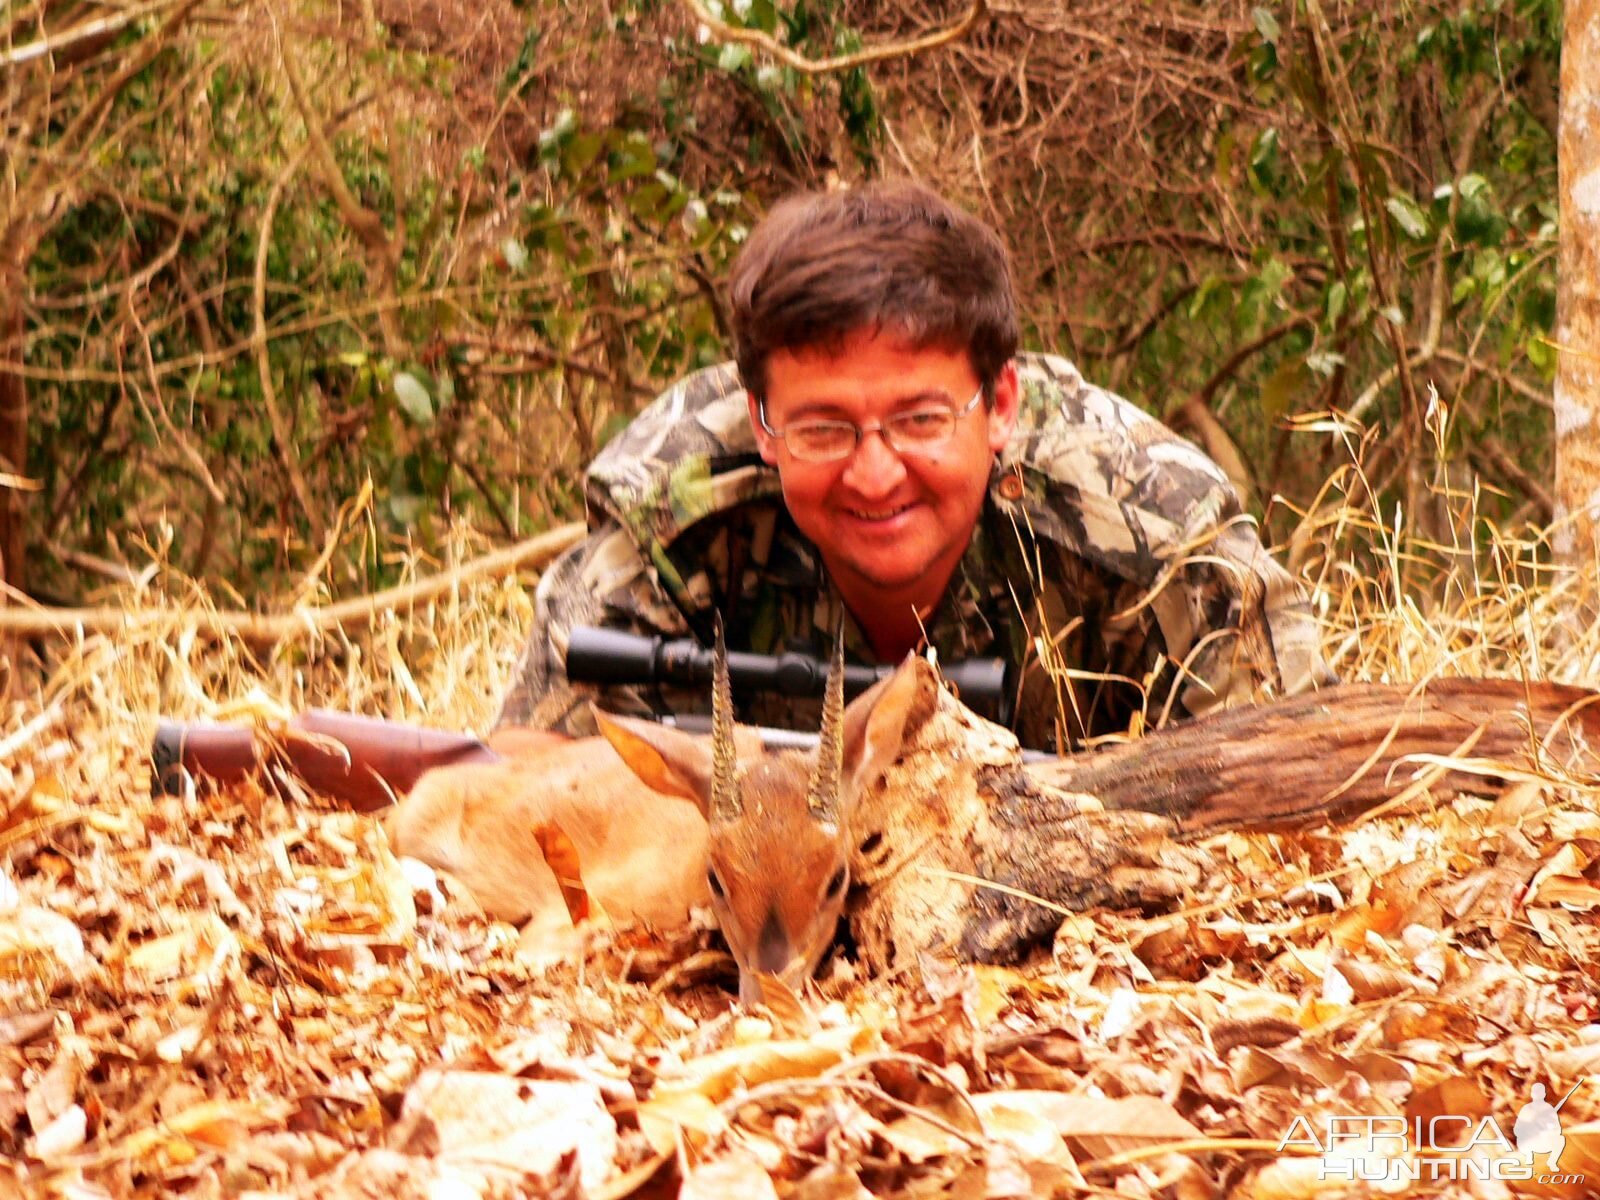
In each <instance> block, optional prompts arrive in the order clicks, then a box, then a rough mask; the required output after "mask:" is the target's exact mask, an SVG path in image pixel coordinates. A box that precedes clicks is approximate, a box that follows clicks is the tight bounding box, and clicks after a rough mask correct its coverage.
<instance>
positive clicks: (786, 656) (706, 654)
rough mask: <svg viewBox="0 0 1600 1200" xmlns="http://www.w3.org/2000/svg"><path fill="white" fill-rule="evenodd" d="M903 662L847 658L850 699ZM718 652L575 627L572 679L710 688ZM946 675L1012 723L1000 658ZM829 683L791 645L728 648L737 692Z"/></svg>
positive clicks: (807, 689)
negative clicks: (778, 650) (778, 649)
mask: <svg viewBox="0 0 1600 1200" xmlns="http://www.w3.org/2000/svg"><path fill="white" fill-rule="evenodd" d="M899 665H900V664H899V663H890V664H885V665H878V666H861V665H858V664H856V663H846V664H845V668H844V694H845V699H846V700H850V699H854V698H855V697H856V696H858V695H860V694H861V693H862V692H864V691H866V690H867V689H868V688H869V687H871V686H872V685H873V684H875V683H877V682H878V681H879V680H882V679H887V678H889V676H891V675H893V674H894V672H895V668H896V667H898V666H899ZM711 672H712V662H711V650H710V649H709V648H708V647H705V646H702V645H701V644H700V643H699V642H697V641H695V640H694V639H693V638H666V637H649V636H644V635H641V634H634V633H624V632H622V631H621V630H618V629H597V628H594V627H592V626H587V625H579V626H575V627H574V628H573V630H572V631H571V633H570V634H569V635H568V638H567V678H568V679H573V680H581V681H583V682H585V683H598V684H641V683H642V684H667V685H669V686H673V687H683V688H700V689H704V690H706V691H707V693H708V694H709V690H710V687H711ZM939 673H940V675H942V676H943V677H944V681H945V682H946V683H948V684H951V685H952V686H953V687H954V688H955V691H956V695H958V696H960V697H961V702H962V703H963V704H965V705H966V706H967V707H968V708H970V709H971V710H972V711H973V712H975V713H977V714H978V715H979V716H980V717H987V718H988V719H989V720H991V721H993V722H995V723H996V724H998V725H1009V724H1010V723H1011V688H1010V687H1009V686H1008V685H1009V680H1008V679H1007V671H1006V663H1005V660H1004V659H1001V658H968V659H962V660H961V661H959V662H950V663H941V664H940V666H939ZM827 681H828V664H827V662H826V660H824V659H821V658H817V657H816V656H814V655H810V654H801V653H798V652H796V651H793V650H786V651H784V652H783V653H782V654H750V653H746V652H741V651H738V650H730V651H728V682H729V683H730V684H731V685H732V687H733V691H734V693H735V694H736V695H737V694H738V693H740V692H745V693H750V692H766V693H770V694H775V695H779V696H820V695H822V691H823V688H824V687H825V686H826V684H827Z"/></svg>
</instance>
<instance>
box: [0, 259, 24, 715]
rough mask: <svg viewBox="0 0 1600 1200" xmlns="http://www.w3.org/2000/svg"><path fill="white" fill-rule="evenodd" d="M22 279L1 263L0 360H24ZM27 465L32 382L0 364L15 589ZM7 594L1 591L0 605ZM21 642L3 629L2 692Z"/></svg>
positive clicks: (7, 551) (4, 560) (4, 496)
mask: <svg viewBox="0 0 1600 1200" xmlns="http://www.w3.org/2000/svg"><path fill="white" fill-rule="evenodd" d="M22 295H23V293H22V279H21V275H20V273H16V274H14V273H12V272H10V271H6V270H4V269H3V268H0V359H14V360H20V359H21V358H22V351H23V331H24V323H23V312H22ZM27 470H28V383H27V380H26V379H24V378H23V377H22V375H21V374H20V373H18V372H16V371H8V370H6V369H5V368H4V367H0V474H8V475H12V476H16V477H17V478H14V479H7V480H0V584H5V585H8V586H9V587H12V588H15V589H16V590H17V591H19V592H20V591H25V590H26V589H27V585H28V580H27V571H26V569H27V552H26V547H27V540H26V538H25V537H24V528H23V518H24V516H25V513H24V508H23V501H24V498H25V497H26V495H27V493H26V492H25V491H24V490H23V487H22V483H21V477H22V476H25V475H26V474H27ZM8 595H9V593H7V592H5V591H0V608H4V607H6V603H7V596H8ZM20 648H21V642H20V641H19V640H18V639H17V638H15V637H11V636H7V635H5V634H0V697H4V696H7V695H9V694H10V692H11V689H12V687H13V686H14V685H15V684H16V681H17V662H18V651H19V650H20Z"/></svg>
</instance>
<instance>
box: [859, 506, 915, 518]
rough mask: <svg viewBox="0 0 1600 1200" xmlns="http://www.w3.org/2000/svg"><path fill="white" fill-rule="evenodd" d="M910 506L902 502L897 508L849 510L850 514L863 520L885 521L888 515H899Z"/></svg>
mask: <svg viewBox="0 0 1600 1200" xmlns="http://www.w3.org/2000/svg"><path fill="white" fill-rule="evenodd" d="M910 507H911V505H909V504H902V505H901V506H900V507H899V508H877V509H866V508H854V509H851V510H850V512H851V515H852V516H856V517H860V518H861V519H862V520H863V521H887V520H888V519H889V518H890V517H897V516H899V515H900V514H901V513H903V512H905V511H906V509H908V508H910Z"/></svg>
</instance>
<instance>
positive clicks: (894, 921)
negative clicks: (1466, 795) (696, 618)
mask: <svg viewBox="0 0 1600 1200" xmlns="http://www.w3.org/2000/svg"><path fill="white" fill-rule="evenodd" d="M920 674H921V679H920V682H919V687H920V688H921V695H920V697H919V698H918V700H917V701H916V702H915V703H913V704H911V705H909V706H908V708H907V715H906V717H905V721H904V728H903V729H902V730H901V731H900V754H899V757H898V759H897V761H896V762H895V765H894V767H893V768H892V769H891V770H890V771H888V772H887V773H886V774H885V776H884V777H883V778H882V779H881V780H879V781H878V782H877V783H876V784H875V785H873V786H872V787H870V788H868V789H867V790H866V791H865V792H864V793H863V795H862V796H861V797H860V799H859V800H858V802H857V805H856V808H855V811H854V813H853V814H852V817H851V833H852V838H853V840H854V852H853V855H852V878H853V880H854V889H853V892H852V898H851V902H850V905H849V906H848V908H847V912H848V915H849V918H850V922H851V928H852V932H853V934H854V936H855V940H856V944H857V946H858V947H859V949H860V952H861V955H862V958H863V960H864V962H865V965H866V966H867V968H868V970H871V971H883V970H892V969H894V968H896V967H897V966H899V965H901V964H903V963H904V962H906V961H907V959H908V956H914V955H915V954H917V953H920V952H923V951H939V952H945V953H953V954H955V955H958V956H960V957H963V958H968V959H976V960H979V961H990V962H992V961H1014V960H1016V959H1018V958H1021V957H1023V956H1025V955H1026V954H1027V953H1029V952H1030V951H1031V950H1032V949H1033V948H1035V947H1036V946H1038V945H1039V944H1041V943H1043V942H1045V941H1047V940H1048V939H1049V938H1050V937H1051V936H1052V935H1053V934H1054V932H1055V930H1056V928H1057V927H1058V926H1059V924H1060V921H1061V914H1062V911H1063V910H1071V911H1081V910H1083V909H1087V908H1091V907H1098V906H1108V907H1120V908H1149V907H1152V906H1159V905H1161V904H1163V903H1168V902H1171V901H1173V900H1175V899H1178V898H1180V897H1182V896H1184V895H1187V894H1191V893H1192V890H1193V889H1194V888H1195V886H1196V885H1197V884H1198V882H1199V881H1200V879H1201V878H1202V875H1203V873H1204V872H1206V871H1207V870H1208V869H1210V867H1211V865H1212V864H1211V861H1210V859H1209V856H1208V855H1207V853H1206V851H1205V850H1204V848H1203V847H1201V846H1197V845H1194V844H1192V842H1193V839H1194V838H1195V837H1196V836H1197V835H1201V834H1204V833H1208V832H1214V831H1217V830H1222V829H1237V830H1269V829H1288V828H1303V827H1307V826H1310V825H1315V824H1319V823H1324V822H1328V821H1341V820H1348V819H1350V818H1352V817H1354V816H1357V815H1359V814H1362V813H1365V812H1369V811H1371V810H1373V809H1374V808H1376V807H1378V806H1380V805H1384V804H1386V803H1389V802H1392V801H1396V800H1405V799H1408V798H1409V797H1410V796H1411V795H1413V794H1421V793H1423V792H1424V791H1426V790H1428V789H1430V788H1432V789H1436V790H1437V791H1438V792H1439V793H1441V794H1448V793H1453V792H1455V791H1459V790H1463V789H1467V790H1479V791H1482V790H1486V789H1492V787H1493V786H1495V781H1496V778H1497V777H1499V778H1503V777H1505V776H1506V775H1510V774H1517V773H1528V772H1540V773H1545V774H1551V775H1555V774H1556V773H1558V772H1567V771H1579V772H1585V773H1587V772H1592V771H1593V770H1594V769H1595V767H1596V764H1597V762H1600V759H1597V758H1596V754H1595V749H1596V748H1597V747H1600V703H1597V702H1600V693H1596V692H1592V691H1589V690H1586V689H1583V688H1574V687H1567V686H1563V685H1558V684H1549V683H1523V682H1519V681H1516V680H1492V679H1448V680H1446V679H1440V680H1435V681H1433V682H1431V683H1429V684H1427V685H1426V686H1399V685H1396V686H1384V685H1377V684H1349V685H1344V686H1340V687H1335V688H1330V689H1326V690H1324V691H1320V692H1316V693H1313V694H1310V695H1306V696H1299V697H1294V698H1291V699H1288V700H1284V701H1280V702H1277V703H1274V704H1268V705H1261V706H1257V707H1253V708H1243V709H1234V710H1230V711H1227V712H1223V713H1218V714H1215V715H1212V716H1209V717H1205V718H1202V719H1199V720H1196V721H1192V722H1189V723H1186V724H1183V725H1180V726H1176V727H1173V728H1171V729H1166V730H1161V731H1158V732H1156V733H1152V734H1150V735H1149V736H1147V737H1145V738H1142V739H1140V740H1139V741H1137V742H1133V743H1129V744H1127V745H1124V746H1119V747H1115V748H1112V749H1109V750H1100V751H1097V752H1093V753H1088V754H1083V755H1077V756H1074V757H1071V758H1067V759H1061V760H1057V761H1055V762H1045V763H1032V764H1028V765H1026V766H1024V765H1023V764H1022V762H1021V759H1020V755H1019V753H1018V751H1017V748H1016V744H1015V741H1014V740H1013V739H1012V738H1011V737H1010V735H1009V734H1008V733H1006V732H1005V731H1003V730H1000V729H998V728H997V727H995V726H993V725H989V724H988V723H987V722H984V721H982V720H981V719H979V718H977V717H975V716H973V715H972V714H971V713H969V712H967V711H966V710H965V709H963V708H962V707H961V706H960V705H959V704H958V703H957V702H955V701H954V700H953V699H952V698H951V697H950V696H949V695H948V694H947V693H945V692H944V691H943V689H942V688H940V687H939V684H938V681H937V679H936V677H935V675H934V673H933V671H932V669H931V668H928V669H927V670H925V671H921V672H920Z"/></svg>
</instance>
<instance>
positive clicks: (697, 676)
mask: <svg viewBox="0 0 1600 1200" xmlns="http://www.w3.org/2000/svg"><path fill="white" fill-rule="evenodd" d="M711 669H712V668H711V651H710V650H708V649H706V648H704V647H702V646H700V645H699V644H698V643H697V642H695V641H693V640H692V639H689V638H664V637H646V636H640V635H637V634H631V633H623V632H620V631H618V630H614V629H595V628H590V627H586V626H578V627H576V628H574V629H573V630H572V631H571V634H570V635H569V639H568V643H567V678H569V679H571V680H573V681H574V682H582V683H597V684H602V685H605V684H667V685H669V686H678V687H687V688H704V689H706V690H707V691H708V692H709V689H710V686H711ZM893 671H894V668H893V667H890V666H884V667H874V666H855V665H849V666H846V667H845V680H844V684H845V693H846V695H855V694H858V693H860V692H863V691H865V690H866V689H867V688H869V687H871V686H872V685H873V684H874V683H876V682H877V681H878V680H879V679H882V678H885V677H886V676H888V675H889V674H892V673H893ZM827 672H828V665H827V663H826V662H824V661H821V660H819V659H817V658H815V657H813V656H811V655H807V654H799V653H795V652H793V651H790V652H786V653H783V654H777V655H768V654H750V653H740V652H730V653H729V655H728V675H729V679H730V682H731V683H732V686H733V690H734V691H735V692H736V693H737V692H740V691H744V692H747V693H748V692H751V691H766V692H775V693H777V694H779V695H783V696H820V695H822V692H823V687H824V685H825V683H826V681H827ZM943 674H944V677H945V678H946V679H947V680H949V681H951V682H953V683H954V684H955V685H956V687H957V689H958V692H959V694H960V696H961V699H962V700H963V702H965V703H966V704H967V706H968V707H970V708H972V709H973V710H974V711H976V712H978V713H980V714H982V715H985V716H991V719H994V717H993V715H994V714H1004V713H1007V712H1008V710H1009V707H1010V706H1009V699H1010V694H1009V689H1008V688H1007V686H1006V670H1005V664H1004V663H1003V662H1002V661H1001V660H999V659H968V660H966V661H964V662H956V663H950V664H947V665H946V666H945V667H944V668H943ZM661 720H662V722H663V723H664V724H669V725H676V726H678V727H679V728H682V729H686V730H691V731H695V732H701V731H704V730H705V729H706V728H708V727H709V726H708V725H707V721H708V718H703V717H699V716H696V715H693V714H687V715H681V716H674V715H669V716H665V717H662V718H661ZM759 732H760V734H761V739H762V741H763V743H765V744H766V745H767V746H768V747H769V748H770V749H775V750H776V749H785V748H797V749H808V748H811V747H814V746H815V745H816V744H817V735H816V734H815V733H799V732H796V731H793V730H788V729H767V728H762V729H760V730H759ZM502 733H503V735H504V736H502V734H496V735H495V736H494V738H493V739H492V740H494V741H496V742H502V743H505V744H509V743H511V742H525V741H526V740H527V739H528V738H532V737H541V736H542V737H549V738H557V737H559V736H560V735H559V734H543V735H540V734H534V733H532V732H529V733H527V734H526V736H524V733H523V731H520V730H518V731H502ZM504 757H506V755H505V754H503V753H501V752H500V751H499V750H497V749H496V748H495V747H493V746H491V745H490V744H489V743H487V742H484V741H483V740H482V739H480V738H476V737H473V736H472V735H471V734H466V733H451V732H449V731H446V730H442V729H429V728H426V727H424V726H420V725H411V724H407V723H406V722H403V721H387V720H383V719H382V718H379V717H363V716H358V715H356V714H354V713H341V712H331V711H329V710H327V709H318V708H314V709H310V710H308V711H307V712H305V713H302V714H300V715H298V716H296V717H294V718H293V719H292V720H290V721H289V723H288V725H287V726H286V727H285V728H284V729H283V730H281V731H280V733H279V735H278V736H277V737H276V738H273V737H260V736H258V734H257V731H256V730H254V729H252V728H251V727H250V726H248V725H225V724H216V723H187V724H186V723H183V722H178V721H161V722H160V723H159V724H158V725H157V727H156V735H155V740H154V744H153V745H152V747H151V760H152V772H151V781H150V790H151V793H152V794H153V795H174V794H177V793H178V792H179V791H181V789H182V787H183V780H184V777H185V775H186V774H187V775H188V776H190V777H193V778H196V779H207V780H211V781H215V782H217V783H226V782H231V781H234V780H238V779H243V778H244V777H245V776H247V775H249V774H251V773H253V772H255V771H257V770H259V769H260V768H261V767H262V766H263V765H267V764H276V765H278V766H279V767H282V768H287V769H288V770H289V771H290V772H291V773H292V774H294V775H296V776H298V777H299V778H300V779H301V780H303V781H304V782H305V783H306V784H307V785H309V786H310V787H311V788H312V789H313V790H315V791H319V792H323V793H325V794H327V795H330V796H333V797H335V798H337V799H339V800H342V801H344V802H345V803H346V804H348V805H350V806H351V807H353V808H356V809H358V810H360V811H362V812H371V811H373V810H374V809H379V808H384V807H386V806H387V805H389V804H391V803H392V802H393V800H394V798H395V797H396V796H397V795H401V794H403V793H405V792H407V791H409V790H410V789H411V786H412V785H413V784H414V783H416V781H417V778H418V777H419V776H420V775H421V774H422V773H423V772H424V771H427V770H429V769H431V768H433V767H442V766H452V765H454V764H457V763H471V762H497V761H500V760H501V759H503V758H504Z"/></svg>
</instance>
